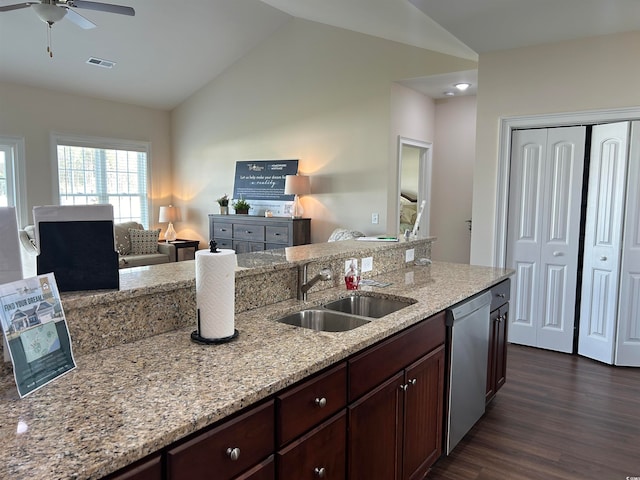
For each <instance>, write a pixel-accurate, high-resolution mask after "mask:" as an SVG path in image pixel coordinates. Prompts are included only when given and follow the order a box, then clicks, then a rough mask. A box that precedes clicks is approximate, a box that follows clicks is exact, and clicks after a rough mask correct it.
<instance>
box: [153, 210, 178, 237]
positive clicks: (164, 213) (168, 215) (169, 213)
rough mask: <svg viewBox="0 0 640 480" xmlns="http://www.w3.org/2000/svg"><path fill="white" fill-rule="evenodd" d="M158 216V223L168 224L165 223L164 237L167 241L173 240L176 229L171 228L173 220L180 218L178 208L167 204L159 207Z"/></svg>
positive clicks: (175, 235)
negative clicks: (167, 223)
mask: <svg viewBox="0 0 640 480" xmlns="http://www.w3.org/2000/svg"><path fill="white" fill-rule="evenodd" d="M158 217H159V218H158V221H159V222H160V223H166V222H169V225H167V231H166V232H165V234H164V239H165V240H166V241H167V242H173V241H174V240H175V239H176V237H177V234H176V231H175V230H174V229H173V222H177V221H179V220H180V209H179V208H178V207H174V206H173V205H169V206H168V207H167V206H162V207H160V214H159V215H158Z"/></svg>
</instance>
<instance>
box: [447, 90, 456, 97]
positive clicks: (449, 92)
mask: <svg viewBox="0 0 640 480" xmlns="http://www.w3.org/2000/svg"><path fill="white" fill-rule="evenodd" d="M444 95H445V96H447V97H453V96H454V95H455V92H451V91H448V92H444Z"/></svg>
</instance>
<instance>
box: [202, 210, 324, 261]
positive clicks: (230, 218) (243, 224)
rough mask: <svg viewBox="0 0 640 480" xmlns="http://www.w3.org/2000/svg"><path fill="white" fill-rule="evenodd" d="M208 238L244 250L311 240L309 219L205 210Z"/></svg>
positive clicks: (292, 244)
mask: <svg viewBox="0 0 640 480" xmlns="http://www.w3.org/2000/svg"><path fill="white" fill-rule="evenodd" d="M209 239H213V240H215V241H216V243H217V244H218V247H219V248H229V249H233V250H235V251H236V253H248V252H256V251H261V250H270V249H273V248H284V247H292V246H295V245H306V244H309V243H311V219H309V218H285V217H258V216H251V215H217V214H209Z"/></svg>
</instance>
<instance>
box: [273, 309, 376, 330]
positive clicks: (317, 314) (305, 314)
mask: <svg viewBox="0 0 640 480" xmlns="http://www.w3.org/2000/svg"><path fill="white" fill-rule="evenodd" d="M369 321H370V320H367V319H366V318H360V317H356V316H353V315H347V314H344V313H340V312H334V311H331V310H325V309H309V310H301V311H299V312H296V313H292V314H290V315H287V316H286V317H283V318H280V319H278V322H280V323H286V324H288V325H295V326H296V327H303V328H311V329H313V330H319V331H322V332H346V331H347V330H353V329H354V328H357V327H361V326H362V325H365V324H367V323H369Z"/></svg>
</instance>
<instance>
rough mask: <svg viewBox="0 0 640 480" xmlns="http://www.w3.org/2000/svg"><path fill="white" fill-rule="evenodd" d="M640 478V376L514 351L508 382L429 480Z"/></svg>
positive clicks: (540, 352)
mask: <svg viewBox="0 0 640 480" xmlns="http://www.w3.org/2000/svg"><path fill="white" fill-rule="evenodd" d="M628 477H632V478H635V477H638V478H640V369H634V368H624V367H611V366H608V365H604V364H601V363H598V362H595V361H593V360H589V359H586V358H583V357H579V356H573V355H566V354H562V353H556V352H550V351H546V350H540V349H535V348H528V347H522V346H519V345H509V353H508V370H507V383H506V384H505V386H504V387H503V388H502V389H501V390H500V391H499V392H498V394H497V396H496V397H495V398H494V400H493V402H492V403H491V404H490V405H489V406H488V407H487V412H486V413H485V415H484V416H483V417H482V419H480V421H479V422H478V423H477V424H476V425H475V426H474V427H473V429H472V430H471V431H470V432H469V434H468V435H467V436H466V437H465V438H464V439H463V440H462V441H461V442H460V443H459V444H458V446H457V447H456V449H455V450H454V451H453V452H452V454H451V455H450V456H449V457H444V458H442V459H440V460H439V461H438V462H437V463H436V465H435V466H434V467H433V469H432V470H431V473H430V474H429V476H428V478H429V480H475V479H478V480H501V479H505V480H507V479H508V480H537V479H540V480H567V479H576V480H578V479H580V480H591V479H592V480H625V479H627V478H628Z"/></svg>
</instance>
